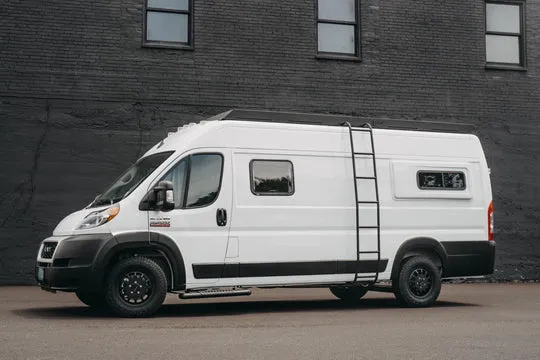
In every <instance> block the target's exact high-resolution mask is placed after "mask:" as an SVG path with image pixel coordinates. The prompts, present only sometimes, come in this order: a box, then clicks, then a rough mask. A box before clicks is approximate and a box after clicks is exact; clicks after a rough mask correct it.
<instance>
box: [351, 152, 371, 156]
mask: <svg viewBox="0 0 540 360" xmlns="http://www.w3.org/2000/svg"><path fill="white" fill-rule="evenodd" d="M354 155H365V156H373V155H375V154H373V153H368V152H355V153H354Z"/></svg>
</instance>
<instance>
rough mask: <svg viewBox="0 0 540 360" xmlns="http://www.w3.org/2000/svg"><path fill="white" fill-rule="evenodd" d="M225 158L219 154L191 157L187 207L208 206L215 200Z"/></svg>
mask: <svg viewBox="0 0 540 360" xmlns="http://www.w3.org/2000/svg"><path fill="white" fill-rule="evenodd" d="M222 168H223V158H222V157H221V155H218V154H198V155H193V156H192V157H191V166H190V174H189V186H188V190H187V201H186V208H192V207H201V206H206V205H209V204H211V203H213V202H214V200H215V199H216V198H217V196H218V194H219V189H220V186H221V174H222Z"/></svg>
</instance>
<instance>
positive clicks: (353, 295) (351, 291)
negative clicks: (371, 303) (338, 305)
mask: <svg viewBox="0 0 540 360" xmlns="http://www.w3.org/2000/svg"><path fill="white" fill-rule="evenodd" d="M330 291H331V292H332V294H334V296H335V297H337V298H338V299H340V300H343V301H345V302H347V303H355V302H357V301H358V300H360V299H361V298H362V297H363V296H364V295H366V293H367V292H368V291H369V288H368V287H363V286H339V287H331V288H330Z"/></svg>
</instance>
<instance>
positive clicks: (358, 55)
mask: <svg viewBox="0 0 540 360" xmlns="http://www.w3.org/2000/svg"><path fill="white" fill-rule="evenodd" d="M354 7H355V11H354V21H341V20H331V19H324V18H319V0H315V33H316V39H315V40H316V41H315V46H316V49H317V57H318V58H335V59H352V60H359V59H361V48H360V0H354ZM319 24H335V25H354V54H347V53H341V52H326V51H319Z"/></svg>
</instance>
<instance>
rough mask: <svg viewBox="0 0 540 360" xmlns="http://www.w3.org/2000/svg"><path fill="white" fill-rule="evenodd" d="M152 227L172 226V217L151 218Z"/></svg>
mask: <svg viewBox="0 0 540 360" xmlns="http://www.w3.org/2000/svg"><path fill="white" fill-rule="evenodd" d="M150 227H171V218H170V217H158V218H150Z"/></svg>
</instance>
